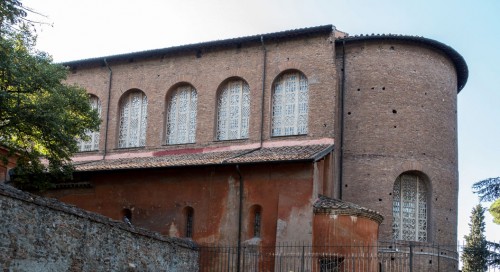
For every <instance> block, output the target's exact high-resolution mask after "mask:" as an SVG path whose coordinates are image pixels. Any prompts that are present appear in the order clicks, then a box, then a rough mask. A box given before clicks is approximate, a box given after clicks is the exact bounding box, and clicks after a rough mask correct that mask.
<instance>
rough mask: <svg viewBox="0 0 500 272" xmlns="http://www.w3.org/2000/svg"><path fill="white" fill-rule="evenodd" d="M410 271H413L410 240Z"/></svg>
mask: <svg viewBox="0 0 500 272" xmlns="http://www.w3.org/2000/svg"><path fill="white" fill-rule="evenodd" d="M410 272H413V244H412V243H411V242H410Z"/></svg>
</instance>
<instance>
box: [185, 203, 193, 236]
mask: <svg viewBox="0 0 500 272" xmlns="http://www.w3.org/2000/svg"><path fill="white" fill-rule="evenodd" d="M184 216H185V217H186V237H188V238H193V221H194V209H193V208H192V207H189V206H188V207H185V208H184Z"/></svg>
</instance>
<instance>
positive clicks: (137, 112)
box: [118, 91, 148, 148]
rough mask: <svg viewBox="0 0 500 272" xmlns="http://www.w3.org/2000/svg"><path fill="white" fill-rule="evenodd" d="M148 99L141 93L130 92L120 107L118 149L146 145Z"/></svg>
mask: <svg viewBox="0 0 500 272" xmlns="http://www.w3.org/2000/svg"><path fill="white" fill-rule="evenodd" d="M147 111H148V98H147V97H146V95H145V94H144V93H143V92H141V91H134V92H130V93H129V94H128V95H127V96H126V97H124V98H123V99H122V102H121V105H120V133H119V137H118V147H119V148H127V147H139V146H145V145H146V127H147Z"/></svg>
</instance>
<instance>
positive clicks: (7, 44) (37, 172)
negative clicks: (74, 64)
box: [0, 0, 100, 189]
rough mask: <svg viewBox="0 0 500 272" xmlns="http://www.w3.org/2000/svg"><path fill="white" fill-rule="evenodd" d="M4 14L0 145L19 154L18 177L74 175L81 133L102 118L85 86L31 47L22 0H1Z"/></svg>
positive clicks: (37, 181)
mask: <svg viewBox="0 0 500 272" xmlns="http://www.w3.org/2000/svg"><path fill="white" fill-rule="evenodd" d="M9 10H10V12H11V13H8V12H9ZM7 13H8V14H7ZM6 14H7V15H6ZM0 16H2V17H1V19H0V30H1V33H0V34H1V35H0V145H2V146H4V147H6V148H7V149H8V150H9V152H10V154H13V153H15V154H17V155H18V156H19V159H18V161H17V163H18V167H17V168H16V169H15V174H16V178H15V182H17V183H18V184H23V185H28V187H31V188H38V189H44V188H47V187H49V186H50V181H51V180H54V179H56V178H57V179H60V178H67V177H69V176H70V175H71V170H72V166H71V163H70V158H71V156H72V154H73V153H74V152H75V151H77V141H76V139H77V138H85V137H86V134H85V132H86V131H88V130H91V131H95V130H97V129H98V126H99V123H100V120H99V117H98V114H97V112H95V111H93V110H92V109H91V107H90V104H89V102H88V95H87V94H86V92H85V90H83V89H81V88H79V87H77V86H69V85H66V84H64V80H65V79H66V75H67V73H68V71H67V69H66V68H65V67H63V66H61V65H58V64H54V63H52V58H51V57H50V56H49V55H48V54H46V53H43V52H38V51H36V50H34V49H33V48H32V45H33V44H32V43H31V42H33V41H34V40H35V38H34V37H33V36H32V35H31V32H30V31H29V29H28V28H26V27H24V26H23V25H22V23H23V18H24V16H26V10H25V9H24V8H23V7H22V5H21V3H20V2H19V1H15V0H7V1H2V2H1V3H0ZM16 16H17V17H16ZM16 24H18V25H19V24H21V26H20V28H19V29H21V30H16V29H15V28H14V27H13V25H16Z"/></svg>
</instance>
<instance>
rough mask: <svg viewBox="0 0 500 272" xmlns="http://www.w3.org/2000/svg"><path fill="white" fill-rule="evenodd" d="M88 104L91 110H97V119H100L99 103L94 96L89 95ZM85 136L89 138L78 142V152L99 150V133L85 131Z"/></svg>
mask: <svg viewBox="0 0 500 272" xmlns="http://www.w3.org/2000/svg"><path fill="white" fill-rule="evenodd" d="M89 103H90V106H91V107H92V109H94V110H97V114H99V118H100V117H101V101H99V98H98V97H97V96H95V95H91V96H90V98H89ZM85 134H87V136H89V137H90V139H89V140H88V141H82V140H78V150H79V151H82V152H83V151H94V150H99V131H87V132H86V133H85Z"/></svg>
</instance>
